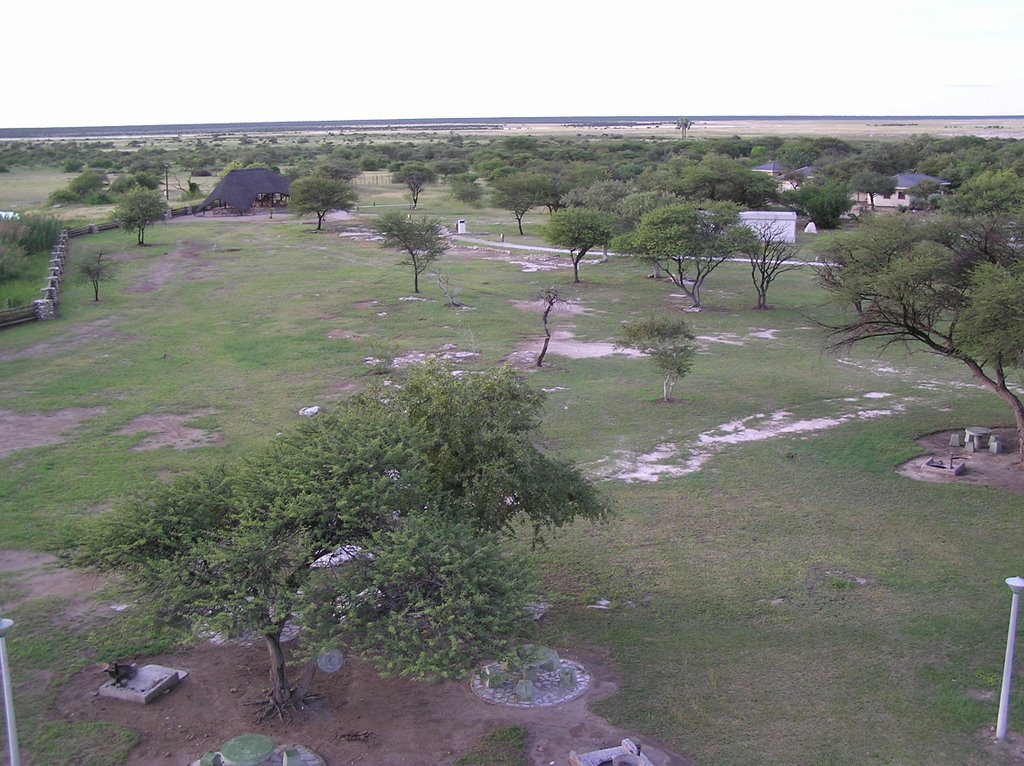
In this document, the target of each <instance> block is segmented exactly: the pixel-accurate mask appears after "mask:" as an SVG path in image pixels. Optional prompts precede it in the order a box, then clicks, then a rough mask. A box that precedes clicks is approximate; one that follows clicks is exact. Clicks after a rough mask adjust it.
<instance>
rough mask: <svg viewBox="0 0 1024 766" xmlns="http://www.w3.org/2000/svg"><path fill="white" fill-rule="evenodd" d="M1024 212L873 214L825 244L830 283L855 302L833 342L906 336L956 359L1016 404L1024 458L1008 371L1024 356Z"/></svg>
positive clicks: (826, 282)
mask: <svg viewBox="0 0 1024 766" xmlns="http://www.w3.org/2000/svg"><path fill="white" fill-rule="evenodd" d="M1022 224H1024V217H1022V216H1020V215H1017V216H1010V215H988V216H979V217H971V218H945V219H939V220H935V221H928V222H920V221H918V220H917V219H914V218H911V217H908V216H885V217H869V218H868V219H867V220H865V221H864V222H863V223H862V224H860V225H859V226H858V227H857V228H856V229H854V230H852V231H850V232H848V233H843V234H838V235H836V236H835V238H834V239H832V240H831V242H829V243H828V245H827V246H826V247H825V248H824V250H823V251H822V253H821V254H822V256H823V257H824V259H825V261H826V265H825V267H824V268H822V269H821V271H820V280H821V283H822V285H823V286H824V287H825V288H826V289H827V290H828V291H829V292H830V293H831V295H832V297H833V298H835V299H836V300H837V301H838V302H839V303H840V304H841V305H845V306H850V307H853V308H852V310H851V311H850V313H849V315H848V316H847V318H846V319H844V320H843V321H840V322H837V323H834V324H832V325H831V327H830V330H831V333H832V335H831V338H832V346H833V347H834V348H842V347H846V346H851V345H854V344H856V343H861V342H864V341H881V342H882V343H883V345H889V344H892V343H905V344H908V345H910V346H918V347H923V348H925V349H927V350H929V351H931V352H933V353H936V354H939V355H941V356H945V357H949V358H950V359H955V360H957V361H958V362H960V363H961V364H963V365H965V366H966V367H967V369H968V370H970V372H971V375H972V376H973V377H974V379H975V380H977V381H978V382H979V383H981V384H982V385H983V386H985V387H986V388H988V389H989V390H991V391H992V392H993V393H995V394H996V395H997V396H999V397H1000V398H1001V399H1002V400H1003V401H1004V402H1006V404H1007V406H1008V407H1009V408H1010V410H1011V412H1013V416H1014V420H1015V422H1016V425H1017V437H1018V443H1019V445H1020V447H1019V448H1020V454H1021V459H1022V461H1024V404H1022V402H1021V399H1020V397H1019V395H1018V394H1017V392H1016V390H1015V389H1014V387H1013V386H1011V383H1010V381H1009V378H1008V374H1009V372H1010V370H1011V369H1014V368H1017V369H1019V368H1020V367H1021V364H1022V363H1024V302H1022V301H1021V295H1024V255H1022V253H1021V252H1020V247H1019V244H1018V243H1017V241H1016V232H1017V231H1020V226H1021V225H1022Z"/></svg>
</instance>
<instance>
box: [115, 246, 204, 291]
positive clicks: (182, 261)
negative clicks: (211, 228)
mask: <svg viewBox="0 0 1024 766" xmlns="http://www.w3.org/2000/svg"><path fill="white" fill-rule="evenodd" d="M178 244H179V245H180V247H179V248H178V249H177V250H172V251H171V252H169V253H167V254H166V255H162V256H160V259H159V260H158V261H157V262H156V263H155V264H153V266H152V267H151V268H150V270H149V273H148V274H147V275H146V276H145V278H144V279H143V280H142V282H140V283H138V284H135V285H133V286H132V287H129V288H128V290H127V292H129V293H151V292H155V291H157V290H159V289H160V288H161V287H163V286H164V284H166V283H167V281H168V280H170V279H171V278H172V277H175V276H177V275H178V274H180V273H182V272H184V278H185V279H186V280H187V281H189V282H195V281H198V280H200V279H206V278H207V277H209V276H210V273H211V272H212V271H213V269H214V264H212V263H210V262H209V261H208V260H204V259H203V258H202V257H201V255H202V254H203V253H204V252H209V245H207V244H206V243H203V242H184V241H181V242H179V243H178Z"/></svg>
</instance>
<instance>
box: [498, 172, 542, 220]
mask: <svg viewBox="0 0 1024 766" xmlns="http://www.w3.org/2000/svg"><path fill="white" fill-rule="evenodd" d="M491 187H492V188H493V190H494V191H493V192H492V193H491V199H492V201H493V203H494V206H495V207H500V208H503V209H505V210H509V211H511V213H512V215H514V216H515V217H516V224H518V226H519V233H520V234H522V233H523V216H525V215H526V214H527V213H528V212H530V210H532V209H533V208H535V207H537V205H542V204H544V201H545V194H544V189H545V183H544V179H542V178H540V177H539V176H536V175H534V174H532V173H511V174H509V175H507V176H503V177H502V178H499V179H496V180H494V181H492V182H491Z"/></svg>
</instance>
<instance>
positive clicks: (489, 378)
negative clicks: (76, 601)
mask: <svg viewBox="0 0 1024 766" xmlns="http://www.w3.org/2000/svg"><path fill="white" fill-rule="evenodd" d="M540 407H541V396H540V394H538V393H536V392H535V391H534V390H533V389H531V388H529V387H527V386H526V385H525V384H524V383H523V382H522V381H520V380H519V379H518V378H516V377H515V376H514V375H513V374H512V373H511V371H510V370H509V369H508V368H503V369H500V370H494V371H486V372H480V373H475V374H469V375H465V376H462V377H455V376H453V375H452V374H451V370H449V369H447V368H444V367H443V366H441V365H437V364H432V365H427V366H424V367H422V368H419V369H415V370H412V371H410V372H409V374H408V377H407V378H406V379H405V380H404V381H403V384H402V385H401V387H397V386H393V387H389V388H384V387H383V386H380V387H372V388H371V389H369V390H368V391H367V392H365V393H364V394H361V395H359V396H356V397H354V398H352V399H350V400H348V401H346V402H344V403H342V404H341V405H339V406H338V407H337V408H335V409H332V410H328V411H326V412H322V413H320V414H319V415H317V416H315V417H312V418H309V419H304V420H303V421H301V422H300V423H298V424H297V425H296V426H295V427H293V428H291V429H288V430H286V431H285V432H284V433H282V434H281V435H279V436H278V437H277V438H276V439H275V440H274V441H273V442H271V443H270V444H269V445H268V446H267V447H265V448H264V449H262V450H260V451H259V452H257V453H255V454H251V455H248V456H244V457H242V458H239V459H236V460H234V461H231V462H228V463H223V464H218V465H216V466H212V467H208V468H205V469H201V470H198V471H195V472H192V473H189V474H186V475H184V476H181V477H179V478H178V479H176V480H174V481H173V482H171V483H169V484H164V483H156V484H154V485H152V486H150V487H146V488H142V489H140V490H139V491H138V492H137V493H136V494H135V495H134V496H132V497H131V498H128V499H126V500H125V501H124V502H123V503H121V504H120V505H118V506H117V507H116V508H115V509H114V510H113V511H112V512H110V513H109V514H106V515H104V516H102V517H100V518H99V519H98V520H96V521H95V522H94V523H93V524H92V525H91V526H90V527H89V528H88V529H87V530H86V531H85V533H84V534H83V536H82V539H81V543H80V549H79V551H78V561H79V563H81V564H84V565H91V566H95V567H98V568H100V569H105V570H116V571H119V572H121V573H122V574H124V575H125V577H126V578H127V580H128V581H129V582H131V583H133V584H134V585H135V586H136V587H137V588H138V589H139V591H140V593H142V594H147V595H148V597H149V598H148V603H149V604H150V605H151V606H152V608H153V609H154V610H156V611H157V612H158V613H160V614H162V615H163V616H164V617H165V618H166V619H169V620H175V621H178V622H182V621H184V622H185V623H186V624H188V625H191V626H192V627H193V629H194V630H196V631H197V632H199V633H210V632H213V631H217V632H222V633H227V634H232V635H237V634H245V633H255V634H257V635H261V636H262V637H263V639H264V642H265V644H266V647H267V651H268V657H269V665H270V678H271V694H270V700H269V702H268V707H267V709H266V712H268V713H270V712H274V711H281V710H283V709H284V708H285V707H288V706H296V705H301V703H302V700H303V698H304V696H305V694H306V692H307V691H308V688H309V684H310V683H311V682H312V671H311V670H310V671H309V672H307V674H306V677H305V678H304V680H303V681H302V682H301V683H300V684H298V686H297V687H294V688H293V687H292V686H291V684H290V683H289V680H288V671H287V668H286V666H285V660H284V654H283V652H282V649H281V635H282V632H283V631H284V629H285V626H286V624H287V623H289V621H293V620H294V621H297V622H298V624H299V625H300V626H301V631H302V632H301V642H302V649H301V651H300V652H299V655H298V656H299V657H301V658H304V659H306V660H309V659H311V658H313V657H315V656H317V654H318V653H320V652H322V651H324V650H325V649H328V648H334V647H337V646H338V645H339V644H342V643H345V642H347V643H348V645H349V646H351V647H352V648H354V649H356V650H357V651H360V652H364V653H365V654H366V655H367V656H368V657H370V658H372V659H374V660H375V661H376V662H377V664H378V667H379V669H381V670H382V671H383V672H390V673H401V674H406V675H412V676H416V677H424V676H439V675H441V676H443V675H450V674H454V673H459V672H462V671H463V670H464V669H465V668H466V667H467V666H468V665H469V664H470V663H472V662H473V660H474V659H475V658H476V657H477V656H478V655H479V653H480V652H482V651H489V650H492V649H493V648H494V646H495V645H496V644H497V643H498V642H501V641H503V640H504V639H505V638H506V637H507V636H508V634H509V632H510V631H512V630H513V629H514V628H515V626H516V625H517V624H518V623H519V622H520V621H521V620H522V619H523V606H524V604H525V602H526V600H528V598H529V597H530V596H531V595H532V585H531V582H530V578H529V577H528V576H527V575H526V573H525V572H524V571H523V570H522V568H521V567H520V566H519V565H518V564H516V563H515V562H514V561H513V560H510V559H508V558H506V557H505V556H503V555H502V553H501V551H500V549H499V547H498V546H497V543H496V536H497V535H499V534H501V533H512V532H514V531H515V530H516V529H517V528H518V526H519V522H520V521H526V522H528V523H529V524H531V525H532V528H533V535H534V539H535V540H538V539H540V536H541V532H542V530H544V529H548V528H552V527H557V526H560V525H561V524H564V523H567V522H568V521H571V520H572V519H573V518H575V517H576V516H584V517H588V518H595V519H596V518H601V517H603V516H604V515H605V513H606V512H607V508H606V505H605V504H604V502H603V500H602V499H601V498H600V496H599V494H598V493H597V490H596V489H595V488H594V487H593V486H592V485H591V484H590V483H589V482H587V481H586V480H585V479H584V478H583V477H582V475H581V474H580V473H579V472H578V471H577V470H576V469H575V468H573V467H572V466H571V465H569V464H568V463H564V462H561V461H558V460H556V459H554V458H551V457H549V456H547V455H544V454H543V453H541V452H540V451H539V450H537V449H536V447H534V445H533V443H532V440H531V437H532V435H533V432H534V430H535V427H536V424H537V421H538V419H539V415H540ZM310 667H312V666H310Z"/></svg>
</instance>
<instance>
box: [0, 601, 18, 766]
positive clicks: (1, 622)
mask: <svg viewBox="0 0 1024 766" xmlns="http://www.w3.org/2000/svg"><path fill="white" fill-rule="evenodd" d="M12 627H14V622H13V621H12V620H6V619H0V676H3V679H4V714H5V716H4V717H5V718H6V720H7V744H8V745H9V746H10V751H11V766H20V764H21V759H20V758H19V757H18V728H17V726H16V725H15V723H14V692H12V691H11V673H10V669H9V668H8V666H7V641H6V640H5V638H4V636H6V635H7V631H9V630H10V629H11V628H12Z"/></svg>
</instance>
